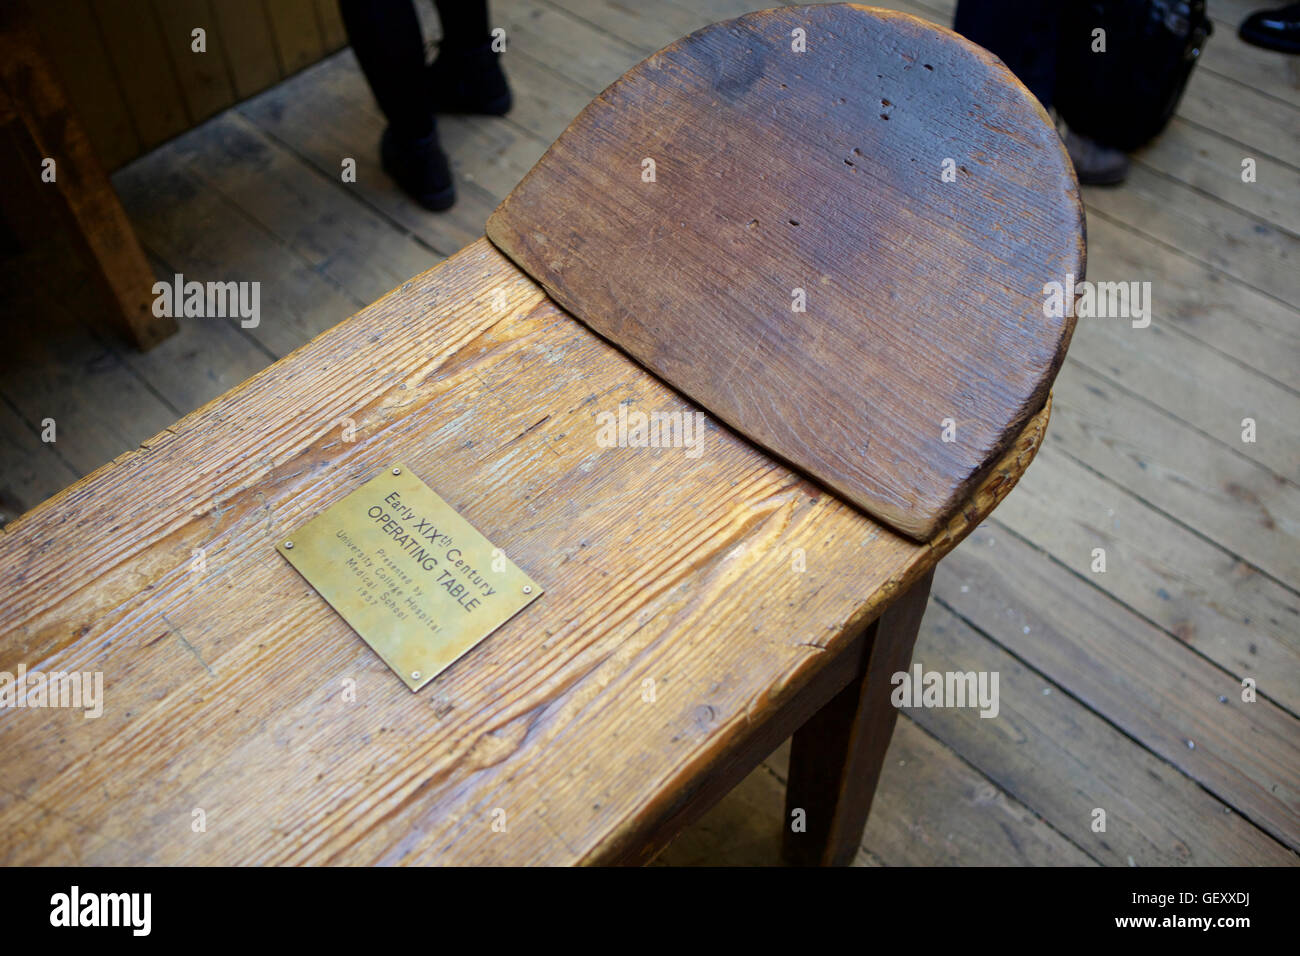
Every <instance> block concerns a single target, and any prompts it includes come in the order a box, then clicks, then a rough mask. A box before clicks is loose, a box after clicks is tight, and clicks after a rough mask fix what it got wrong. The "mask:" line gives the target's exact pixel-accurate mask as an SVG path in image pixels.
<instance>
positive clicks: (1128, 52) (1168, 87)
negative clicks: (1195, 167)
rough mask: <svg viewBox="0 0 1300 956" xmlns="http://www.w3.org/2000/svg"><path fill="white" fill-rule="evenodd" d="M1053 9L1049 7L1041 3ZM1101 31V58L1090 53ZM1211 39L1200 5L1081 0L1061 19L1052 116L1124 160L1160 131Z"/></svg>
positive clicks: (1199, 0) (1196, 0)
mask: <svg viewBox="0 0 1300 956" xmlns="http://www.w3.org/2000/svg"><path fill="white" fill-rule="evenodd" d="M1049 2H1055V0H1049ZM1097 29H1102V30H1105V31H1106V32H1105V52H1104V53H1103V52H1093V47H1094V44H1095V42H1096V37H1095V36H1094V31H1095V30H1097ZM1211 32H1212V27H1211V25H1210V21H1209V18H1208V17H1206V15H1205V0H1183V2H1174V0H1085V2H1075V3H1067V4H1066V5H1065V9H1064V10H1063V11H1062V13H1061V34H1060V50H1059V60H1058V62H1059V67H1058V70H1057V77H1058V79H1057V91H1056V108H1057V110H1058V112H1059V113H1060V114H1061V118H1062V119H1064V120H1065V122H1066V123H1067V124H1068V125H1069V127H1070V128H1071V129H1072V130H1074V131H1075V132H1077V133H1081V134H1082V135H1084V136H1088V137H1090V138H1092V139H1095V140H1097V141H1098V142H1099V143H1102V144H1103V145H1106V146H1111V147H1114V148H1115V149H1122V150H1124V151H1126V152H1128V151H1131V150H1134V149H1137V148H1138V147H1139V146H1141V145H1142V144H1143V143H1145V142H1147V141H1148V140H1150V139H1152V138H1153V137H1154V136H1155V135H1156V134H1157V133H1159V132H1160V131H1161V130H1162V129H1164V128H1165V125H1166V124H1167V123H1168V122H1169V119H1170V117H1171V116H1173V115H1174V109H1175V108H1176V107H1177V106H1178V101H1179V99H1180V98H1181V97H1182V95H1183V89H1184V88H1185V87H1186V86H1187V78H1188V77H1189V76H1190V75H1191V73H1192V67H1194V66H1195V65H1196V60H1197V58H1198V57H1199V56H1200V55H1201V49H1202V48H1203V47H1204V45H1205V40H1206V38H1207V37H1208V36H1209V35H1210V33H1211Z"/></svg>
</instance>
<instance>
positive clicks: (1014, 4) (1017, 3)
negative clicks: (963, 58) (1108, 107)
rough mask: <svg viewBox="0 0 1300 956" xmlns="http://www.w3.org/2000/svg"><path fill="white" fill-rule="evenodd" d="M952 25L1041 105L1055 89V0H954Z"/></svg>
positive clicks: (1057, 11)
mask: <svg viewBox="0 0 1300 956" xmlns="http://www.w3.org/2000/svg"><path fill="white" fill-rule="evenodd" d="M952 28H953V30H954V31H955V32H957V33H960V34H961V35H962V36H964V37H965V38H966V39H968V40H970V41H971V42H972V43H978V44H979V45H980V46H982V47H984V49H986V50H988V51H989V52H990V53H992V54H993V55H994V56H996V57H997V58H998V59H1000V60H1001V61H1002V62H1003V63H1005V64H1006V65H1007V69H1009V70H1010V71H1011V72H1012V73H1014V74H1015V75H1016V78H1017V79H1019V80H1020V82H1021V83H1023V84H1025V86H1027V87H1028V88H1029V91H1030V92H1031V93H1033V94H1034V95H1035V96H1036V97H1038V100H1039V102H1041V103H1042V104H1043V108H1044V109H1050V108H1051V106H1052V95H1053V93H1054V92H1055V91H1056V44H1057V37H1058V34H1059V33H1060V9H1059V6H1058V2H1057V0H1050V2H1043V0H960V2H958V4H957V13H956V15H955V17H954V18H953V24H952Z"/></svg>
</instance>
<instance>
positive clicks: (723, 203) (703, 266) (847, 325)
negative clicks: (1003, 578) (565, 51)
mask: <svg viewBox="0 0 1300 956" xmlns="http://www.w3.org/2000/svg"><path fill="white" fill-rule="evenodd" d="M800 29H802V30H803V31H805V33H806V37H807V52H804V53H797V52H793V51H792V49H791V45H792V34H793V31H795V30H800ZM646 159H651V160H653V161H654V163H655V169H654V174H655V175H654V181H653V182H649V181H646V180H645V179H644V178H643V169H644V166H643V161H644V160H646ZM945 159H950V160H952V161H953V164H954V166H955V169H956V181H955V182H950V183H945V182H943V181H942V179H941V173H942V169H943V163H944V160H945ZM1082 228H1083V222H1082V207H1081V205H1080V201H1079V196H1078V189H1077V185H1076V183H1075V179H1074V174H1073V171H1072V169H1071V168H1070V165H1069V161H1068V159H1067V158H1066V156H1065V153H1064V151H1063V149H1062V147H1061V144H1060V141H1059V138H1058V137H1057V134H1056V132H1055V130H1054V128H1053V127H1052V124H1051V123H1050V121H1049V120H1048V118H1047V116H1046V114H1045V113H1044V112H1043V111H1042V109H1041V107H1040V106H1039V105H1038V103H1037V101H1036V100H1034V99H1033V98H1032V96H1030V95H1029V93H1028V92H1027V91H1026V90H1024V88H1023V87H1022V86H1020V84H1019V83H1018V82H1017V81H1016V80H1015V79H1014V77H1012V75H1011V74H1010V73H1009V72H1008V71H1007V70H1006V69H1005V68H1004V67H1003V66H1002V65H1001V64H1000V63H999V62H997V61H996V60H994V59H993V58H992V57H990V56H989V55H988V54H987V53H985V52H984V51H982V50H980V49H979V48H977V47H975V46H973V45H972V44H969V43H967V42H966V41H964V40H961V39H960V38H957V37H956V36H955V35H953V34H951V33H949V32H947V31H942V30H939V29H937V28H935V27H932V26H930V25H928V24H925V23H923V22H922V21H920V20H918V19H916V18H913V17H909V16H906V15H902V14H893V13H888V12H886V11H879V10H868V9H867V8H861V7H854V6H850V5H833V6H822V7H794V8H783V9H780V10H770V11H764V12H761V13H755V14H749V15H746V16H743V17H740V18H739V19H736V20H731V21H728V22H726V23H721V24H715V25H713V26H710V27H706V28H705V29H703V30H701V31H699V32H697V33H694V34H692V35H691V36H689V37H687V38H686V39H684V40H681V41H678V42H677V43H674V44H672V45H671V46H669V47H667V48H665V49H664V50H661V51H660V52H659V53H656V54H654V55H653V56H651V57H649V58H648V59H647V60H645V61H644V62H642V63H641V64H640V65H639V66H637V67H635V68H634V69H632V70H630V71H629V72H628V73H627V74H625V75H624V76H623V78H621V79H620V80H618V81H616V82H615V83H614V84H613V85H612V86H610V87H609V89H607V90H606V91H605V92H604V93H602V94H601V95H600V96H599V97H598V98H597V99H596V100H594V101H593V102H592V103H591V105H590V106H588V107H587V109H586V110H584V111H583V113H582V114H581V115H580V116H579V117H578V118H577V119H576V120H575V121H574V123H573V124H572V125H571V126H570V127H569V129H568V130H566V131H565V133H564V134H563V135H562V136H561V137H560V138H559V139H558V140H557V141H556V142H555V144H554V145H552V147H551V148H550V150H549V151H548V152H547V153H546V155H545V156H544V157H543V159H542V160H541V161H540V162H539V163H538V164H537V166H536V167H534V169H533V170H532V171H531V172H530V173H529V174H528V175H527V176H526V177H525V178H524V180H523V182H522V183H521V184H520V185H519V186H518V188H516V189H515V190H514V191H513V192H512V193H511V194H510V196H509V197H507V199H506V200H505V202H503V203H502V204H501V206H500V208H499V209H498V210H497V211H496V213H494V214H493V216H492V218H491V219H490V220H489V221H488V228H487V231H488V237H489V238H490V239H491V240H492V241H493V242H494V243H496V244H497V246H498V247H499V248H501V249H502V250H503V251H505V252H506V254H507V255H509V256H510V257H511V258H512V259H513V260H514V261H515V262H516V263H517V264H518V265H520V267H521V268H523V269H524V271H525V272H527V273H528V274H530V275H532V276H533V277H534V278H536V279H537V280H538V281H539V282H541V284H542V285H543V286H544V287H545V288H546V290H547V291H548V293H549V294H550V295H551V296H552V298H554V299H555V300H556V301H557V302H558V303H559V304H560V305H562V306H563V307H564V308H565V309H567V310H568V311H569V312H571V313H572V314H574V315H575V316H577V317H578V318H580V319H582V320H583V321H584V322H586V323H587V324H588V325H589V326H590V327H591V328H593V329H594V330H596V331H597V332H599V333H600V334H601V335H602V336H605V337H606V338H608V339H609V340H610V341H612V342H614V343H615V344H616V345H618V346H619V347H620V348H622V349H623V350H625V351H626V352H627V353H628V354H630V355H631V356H633V357H634V358H636V359H637V360H638V361H639V362H641V363H643V364H644V365H645V366H646V367H648V368H649V369H651V370H652V371H654V372H655V373H656V374H658V375H660V376H661V377H662V378H664V379H666V380H667V381H668V382H670V383H671V384H673V385H674V386H675V387H677V388H679V389H680V390H682V391H683V392H685V393H686V394H688V395H690V396H691V397H693V398H694V399H695V400H696V401H698V402H699V403H700V404H701V405H703V406H704V407H706V408H708V409H709V410H710V411H711V412H712V413H714V414H716V415H717V416H718V417H719V418H721V419H723V420H724V421H727V422H729V423H730V424H731V425H732V426H734V427H736V428H737V429H738V430H739V431H741V432H742V433H743V434H745V435H746V436H748V437H749V438H750V439H751V440H753V441H755V442H757V443H758V444H760V445H762V446H763V447H765V448H767V449H769V450H770V451H772V452H774V453H775V454H776V455H778V456H779V457H781V458H783V459H785V460H787V461H789V462H791V463H793V464H794V465H795V466H797V467H798V468H799V469H801V470H803V471H805V472H806V473H808V474H811V475H812V476H814V477H816V478H817V479H819V480H820V481H822V482H824V483H825V484H826V485H828V486H829V487H830V488H832V489H834V490H835V491H837V492H838V493H840V494H842V495H843V496H845V497H847V498H848V499H849V500H851V501H853V502H855V503H857V504H858V505H860V506H861V507H863V508H865V509H866V510H867V511H868V512H870V513H871V514H873V515H874V516H876V517H877V518H879V519H881V520H884V521H886V522H888V523H889V524H891V525H893V526H894V527H896V528H898V529H900V530H902V531H903V532H905V533H907V534H908V535H911V536H913V537H916V538H919V539H924V538H927V537H929V536H930V535H931V534H933V533H934V531H935V529H936V528H937V527H939V526H940V525H941V524H942V522H943V521H944V520H945V519H946V518H947V517H948V516H949V515H950V514H951V513H952V511H953V509H954V508H955V507H957V505H958V504H959V503H960V502H961V501H962V500H964V499H965V498H966V497H968V496H969V492H970V490H971V488H972V487H973V486H974V484H975V483H976V482H977V481H978V479H979V477H980V476H981V474H982V473H983V471H984V469H985V468H986V467H987V466H988V465H989V464H990V463H991V462H992V461H994V460H995V459H996V458H997V456H998V454H999V453H1000V452H1001V450H1003V449H1004V448H1006V447H1007V445H1008V443H1009V442H1010V441H1011V440H1012V439H1013V438H1014V436H1015V435H1016V434H1018V433H1019V431H1020V430H1021V428H1022V427H1023V424H1024V422H1025V421H1026V419H1027V418H1028V416H1030V415H1032V414H1033V412H1034V411H1035V410H1036V409H1037V408H1039V407H1041V406H1042V403H1043V399H1044V397H1045V396H1046V394H1047V390H1048V388H1049V387H1050V384H1051V381H1052V379H1053V377H1054V376H1055V374H1056V371H1057V369H1058V367H1059V365H1060V363H1061V360H1062V358H1063V356H1064V353H1065V348H1066V346H1067V344H1068V342H1069V338H1070V333H1071V331H1072V328H1073V319H1072V318H1070V317H1062V318H1055V319H1053V318H1048V317H1046V316H1045V315H1044V309H1043V303H1044V284H1045V283H1046V282H1049V281H1057V282H1063V281H1064V279H1065V276H1066V274H1067V273H1069V274H1073V275H1074V276H1075V277H1076V278H1077V277H1078V276H1080V275H1082V274H1083V267H1084V253H1083V236H1082ZM796 289H799V290H802V291H803V294H804V295H805V296H806V312H799V311H794V306H795V304H796V299H795V295H796V293H795V291H794V290H796ZM945 419H951V420H953V421H954V422H955V423H956V440H955V441H950V442H945V441H944V440H943V431H944V422H945Z"/></svg>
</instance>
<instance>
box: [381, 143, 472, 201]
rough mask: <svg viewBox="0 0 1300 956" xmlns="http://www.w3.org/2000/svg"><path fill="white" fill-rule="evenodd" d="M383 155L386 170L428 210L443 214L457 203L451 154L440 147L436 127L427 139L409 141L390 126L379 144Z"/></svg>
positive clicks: (407, 192)
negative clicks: (452, 178)
mask: <svg viewBox="0 0 1300 956" xmlns="http://www.w3.org/2000/svg"><path fill="white" fill-rule="evenodd" d="M379 156H380V158H381V159H382V161H383V164H384V171H385V172H387V173H388V175H390V176H392V177H393V179H394V180H395V181H396V182H397V185H399V186H401V187H402V190H403V192H405V193H406V194H407V195H409V196H410V197H411V198H412V199H414V200H415V201H416V202H418V203H419V204H420V205H421V206H423V207H424V208H425V209H432V210H433V211H434V212H441V211H442V210H444V209H450V208H451V206H452V204H453V203H455V202H456V186H455V184H453V183H452V181H451V167H450V166H449V165H448V163H447V154H446V153H444V152H443V151H442V147H441V146H440V145H439V144H438V130H437V128H436V127H435V128H434V129H433V131H432V132H430V133H429V134H428V135H427V136H424V137H423V138H420V139H409V138H406V137H403V136H401V135H399V134H397V133H394V132H393V127H391V126H389V127H388V128H387V129H385V130H384V136H383V139H381V140H380V141H379Z"/></svg>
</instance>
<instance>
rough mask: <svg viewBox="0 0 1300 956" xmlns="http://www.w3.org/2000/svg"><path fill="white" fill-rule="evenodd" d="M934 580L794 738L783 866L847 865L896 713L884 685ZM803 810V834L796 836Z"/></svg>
mask: <svg viewBox="0 0 1300 956" xmlns="http://www.w3.org/2000/svg"><path fill="white" fill-rule="evenodd" d="M933 576H934V572H933V571H930V572H928V573H927V574H926V575H925V576H924V577H922V578H921V579H919V580H918V581H917V582H916V583H915V584H913V585H912V587H911V588H910V589H909V590H908V591H907V593H905V594H904V595H903V596H902V597H900V598H898V599H897V600H896V601H894V603H893V604H891V605H890V606H889V607H888V608H886V609H885V612H884V613H883V614H881V615H880V617H879V618H877V619H876V621H875V623H873V624H872V625H871V626H870V630H869V631H868V633H867V648H866V652H865V654H864V655H863V666H862V671H861V674H860V675H859V676H858V677H857V678H855V679H854V680H853V681H851V682H850V683H849V685H848V686H847V687H845V688H844V689H843V690H842V691H840V692H839V693H838V694H836V695H835V696H834V697H832V698H831V699H830V701H829V702H827V704H826V705H825V706H823V707H822V709H821V710H819V711H817V713H815V714H813V716H812V717H810V718H809V719H808V721H807V723H805V724H804V725H803V726H802V727H801V728H799V730H797V731H796V732H795V734H794V738H793V740H792V742H791V749H790V774H789V782H788V783H787V785H786V807H785V840H784V847H783V850H784V855H785V859H786V862H787V863H789V864H791V865H795V866H847V865H848V864H849V863H851V862H853V857H854V855H855V854H856V853H857V849H858V844H859V843H860V842H861V840H862V830H863V828H864V827H865V826H866V823H867V812H868V811H869V810H870V809H871V800H872V797H873V796H875V792H876V783H877V782H878V781H879V779H880V769H881V766H882V764H883V763H884V760H885V751H886V750H887V749H888V748H889V739H890V737H891V736H892V735H893V733H894V721H895V720H897V719H898V710H897V709H896V708H895V707H894V705H893V704H892V703H890V699H889V698H890V692H891V690H892V689H893V688H892V685H891V683H890V678H891V677H892V676H893V675H894V674H896V673H898V672H899V671H906V670H907V669H908V667H909V665H910V664H911V660H912V646H913V644H915V643H916V634H917V631H918V630H919V629H920V626H921V616H922V615H923V614H924V613H925V604H926V600H927V599H928V598H929V596H930V581H931V579H932V578H933ZM798 810H802V811H803V814H802V822H803V825H804V829H803V830H802V832H800V831H798V830H797V829H796V828H795V824H796V819H797V817H798V815H797V814H796V812H795V811H798Z"/></svg>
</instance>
